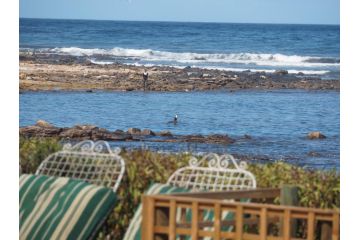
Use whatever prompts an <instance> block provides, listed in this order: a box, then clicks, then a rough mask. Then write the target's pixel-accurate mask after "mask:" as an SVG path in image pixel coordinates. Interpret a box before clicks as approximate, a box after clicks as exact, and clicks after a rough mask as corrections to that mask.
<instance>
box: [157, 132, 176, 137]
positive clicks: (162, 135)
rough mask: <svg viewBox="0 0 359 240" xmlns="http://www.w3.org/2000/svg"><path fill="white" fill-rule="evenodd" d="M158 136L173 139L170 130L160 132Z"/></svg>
mask: <svg viewBox="0 0 359 240" xmlns="http://www.w3.org/2000/svg"><path fill="white" fill-rule="evenodd" d="M156 135H158V136H161V137H172V136H173V135H172V133H171V132H170V131H168V130H164V131H160V132H158V133H157V134H156Z"/></svg>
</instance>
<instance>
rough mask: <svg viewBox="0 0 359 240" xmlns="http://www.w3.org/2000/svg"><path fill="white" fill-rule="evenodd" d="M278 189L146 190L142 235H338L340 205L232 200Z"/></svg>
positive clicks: (274, 238)
mask: <svg viewBox="0 0 359 240" xmlns="http://www.w3.org/2000/svg"><path fill="white" fill-rule="evenodd" d="M280 193H281V191H280V189H262V190H247V191H230V192H217V193H216V192H212V193H188V194H177V195H144V196H143V199H142V202H143V213H142V216H143V219H144V221H143V222H142V240H163V239H169V240H176V239H177V240H178V239H186V240H188V239H191V240H202V239H203V240H207V239H211V240H225V239H226V240H227V239H228V240H229V239H236V240H264V239H267V240H280V239H285V240H293V239H308V240H314V239H322V240H324V239H332V240H337V239H339V210H330V209H327V210H325V209H316V208H303V207H294V206H283V205H274V204H267V203H252V202H251V203H245V202H236V201H233V200H239V199H242V200H243V198H251V199H253V200H255V199H257V200H258V199H260V200H261V201H265V200H268V199H271V200H273V199H274V198H275V197H279V195H280ZM223 199H232V200H231V201H228V200H227V201H223ZM208 216H211V217H208Z"/></svg>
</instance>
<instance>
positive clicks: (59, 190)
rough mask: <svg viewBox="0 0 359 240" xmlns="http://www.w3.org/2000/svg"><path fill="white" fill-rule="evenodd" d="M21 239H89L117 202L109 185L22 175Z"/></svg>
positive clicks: (20, 194) (62, 178) (63, 178)
mask: <svg viewBox="0 0 359 240" xmlns="http://www.w3.org/2000/svg"><path fill="white" fill-rule="evenodd" d="M19 197H20V213H19V214H20V239H88V238H89V237H90V236H91V234H93V233H94V231H95V230H96V229H97V227H98V226H99V224H100V223H101V222H102V221H103V220H104V219H105V217H106V216H107V214H108V213H109V212H110V211H111V210H112V208H113V207H114V205H115V204H116V201H117V197H116V194H115V193H114V192H113V191H112V190H111V189H109V188H105V187H100V186H95V185H92V184H89V183H86V182H84V181H80V180H74V179H70V178H65V177H49V176H43V175H38V176H37V175H27V174H25V175H22V176H21V177H20V193H19Z"/></svg>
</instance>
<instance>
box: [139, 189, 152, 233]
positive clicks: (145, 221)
mask: <svg viewBox="0 0 359 240" xmlns="http://www.w3.org/2000/svg"><path fill="white" fill-rule="evenodd" d="M153 215H154V200H153V199H152V198H150V197H148V196H146V195H143V196H142V228H141V231H142V234H141V235H142V237H141V238H142V240H152V239H153V226H154V224H155V223H154V216H153Z"/></svg>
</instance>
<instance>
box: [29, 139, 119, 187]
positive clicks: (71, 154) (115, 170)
mask: <svg viewBox="0 0 359 240" xmlns="http://www.w3.org/2000/svg"><path fill="white" fill-rule="evenodd" d="M120 151H121V149H120V148H115V149H114V150H113V151H112V150H111V147H110V146H109V144H108V143H107V142H105V141H98V142H93V141H90V140H86V141H82V142H79V143H77V144H75V145H73V146H72V145H71V144H65V145H64V147H63V150H61V151H59V152H55V153H53V154H51V155H50V156H48V157H47V158H46V159H45V160H44V161H43V162H42V163H41V165H40V166H39V167H38V169H37V171H36V175H40V174H41V175H47V176H56V177H70V178H74V179H80V180H83V181H86V182H89V183H92V184H95V185H100V186H105V187H108V188H112V190H113V191H114V192H116V191H117V189H118V187H119V185H120V182H121V179H122V177H123V174H124V171H125V162H124V160H123V158H122V157H120V156H119V153H120Z"/></svg>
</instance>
